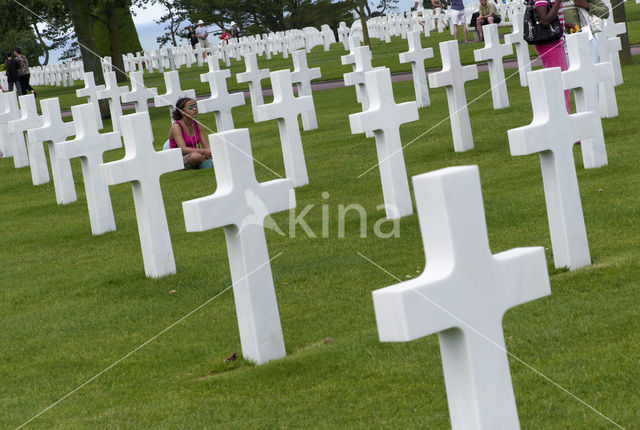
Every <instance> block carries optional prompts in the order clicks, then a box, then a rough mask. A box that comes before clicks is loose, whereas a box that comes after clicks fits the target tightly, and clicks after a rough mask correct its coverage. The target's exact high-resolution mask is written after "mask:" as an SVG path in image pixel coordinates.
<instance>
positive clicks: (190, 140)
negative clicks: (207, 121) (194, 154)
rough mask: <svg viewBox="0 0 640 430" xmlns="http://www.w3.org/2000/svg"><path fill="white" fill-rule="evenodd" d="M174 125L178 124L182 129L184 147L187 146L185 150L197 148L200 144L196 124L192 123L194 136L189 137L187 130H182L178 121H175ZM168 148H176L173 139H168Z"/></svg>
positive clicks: (176, 145)
mask: <svg viewBox="0 0 640 430" xmlns="http://www.w3.org/2000/svg"><path fill="white" fill-rule="evenodd" d="M174 124H178V125H179V126H180V128H181V129H182V138H183V139H184V143H185V145H187V148H197V147H198V143H200V131H199V130H198V123H197V122H195V121H194V122H193V130H194V136H189V134H188V133H187V130H185V129H184V127H183V126H182V123H180V121H176V122H175V123H174ZM169 147H170V148H177V147H178V144H177V143H176V141H175V140H174V139H173V137H170V138H169Z"/></svg>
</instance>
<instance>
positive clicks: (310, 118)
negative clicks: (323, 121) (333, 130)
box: [291, 50, 322, 130]
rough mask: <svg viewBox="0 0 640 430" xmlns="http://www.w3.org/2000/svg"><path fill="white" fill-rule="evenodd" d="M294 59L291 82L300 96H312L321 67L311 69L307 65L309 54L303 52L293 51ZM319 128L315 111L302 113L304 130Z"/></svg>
mask: <svg viewBox="0 0 640 430" xmlns="http://www.w3.org/2000/svg"><path fill="white" fill-rule="evenodd" d="M291 56H292V57H293V73H291V82H293V83H294V84H295V85H296V88H297V89H298V95H299V96H311V98H312V99H313V94H312V91H311V81H312V80H314V79H319V78H320V77H321V76H322V75H321V74H320V67H314V68H313V69H310V68H309V66H308V65H307V54H306V53H305V51H303V50H299V51H293V52H292V53H291ZM316 128H318V119H317V118H316V111H315V109H314V110H312V111H310V112H303V113H302V129H303V130H315V129H316Z"/></svg>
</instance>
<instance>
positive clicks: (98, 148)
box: [54, 104, 122, 236]
mask: <svg viewBox="0 0 640 430" xmlns="http://www.w3.org/2000/svg"><path fill="white" fill-rule="evenodd" d="M71 113H72V114H73V123H74V125H75V129H76V133H75V134H76V137H75V139H73V140H67V141H66V142H55V143H54V146H55V152H56V156H57V157H58V158H59V159H60V160H65V159H67V160H70V159H72V158H80V161H81V165H82V176H83V178H84V189H85V194H86V196H87V207H88V209H89V221H90V222H91V233H92V234H94V235H96V236H97V235H100V234H102V233H106V232H108V231H112V230H115V229H116V221H115V219H114V217H113V208H112V207H111V197H110V196H109V187H108V186H107V185H106V184H105V183H104V182H103V181H102V177H101V176H100V164H102V155H103V154H104V152H105V151H109V150H111V149H117V148H120V147H121V146H122V141H121V139H120V132H117V131H113V132H111V133H104V134H101V133H99V132H98V124H96V118H95V115H94V114H93V106H91V104H84V105H76V106H71Z"/></svg>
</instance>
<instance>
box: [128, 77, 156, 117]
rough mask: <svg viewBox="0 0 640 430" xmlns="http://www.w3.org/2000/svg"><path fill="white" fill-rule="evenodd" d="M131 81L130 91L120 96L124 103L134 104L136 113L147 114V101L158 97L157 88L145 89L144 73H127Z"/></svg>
mask: <svg viewBox="0 0 640 430" xmlns="http://www.w3.org/2000/svg"><path fill="white" fill-rule="evenodd" d="M129 80H130V81H131V91H130V92H128V93H124V94H122V95H121V96H120V98H121V99H122V101H123V102H124V103H132V102H133V103H135V108H136V112H148V111H149V106H148V104H147V100H149V99H152V98H154V97H155V96H157V95H158V89H157V88H147V87H145V86H144V72H142V71H140V72H131V73H129Z"/></svg>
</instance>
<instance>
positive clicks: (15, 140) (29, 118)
mask: <svg viewBox="0 0 640 430" xmlns="http://www.w3.org/2000/svg"><path fill="white" fill-rule="evenodd" d="M18 101H19V102H20V118H18V119H15V120H13V121H9V122H7V127H8V129H9V133H11V138H10V140H11V153H12V154H13V164H14V165H15V167H16V168H19V167H27V166H28V165H29V154H28V152H27V145H26V142H25V139H24V137H25V136H24V132H25V131H27V130H30V129H32V128H38V127H42V117H41V116H40V115H38V109H37V107H36V98H35V96H34V95H33V94H26V95H24V96H20V97H18Z"/></svg>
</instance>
